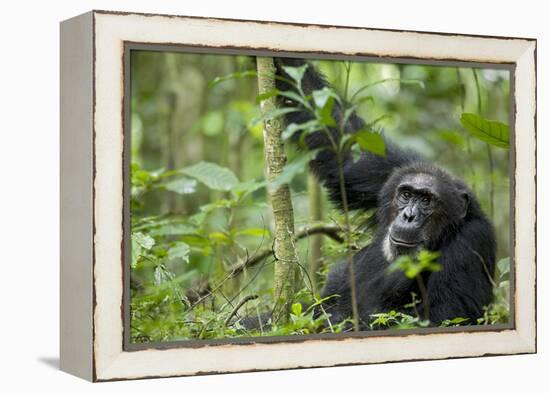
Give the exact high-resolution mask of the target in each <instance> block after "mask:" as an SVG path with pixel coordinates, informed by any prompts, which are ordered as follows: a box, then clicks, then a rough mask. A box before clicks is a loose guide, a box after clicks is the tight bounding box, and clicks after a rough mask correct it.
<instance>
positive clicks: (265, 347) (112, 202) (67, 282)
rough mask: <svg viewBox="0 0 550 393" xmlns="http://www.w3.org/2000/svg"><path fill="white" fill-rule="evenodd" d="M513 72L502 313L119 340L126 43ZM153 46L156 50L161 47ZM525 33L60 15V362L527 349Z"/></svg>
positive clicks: (129, 366)
mask: <svg viewBox="0 0 550 393" xmlns="http://www.w3.org/2000/svg"><path fill="white" fill-rule="evenodd" d="M136 44H138V45H150V46H156V47H157V48H163V47H164V48H171V49H174V48H176V49H178V48H179V49H178V50H185V48H194V50H195V51H203V52H204V53H209V51H213V52H215V51H217V53H219V52H220V51H226V52H225V53H240V52H244V53H255V54H264V55H269V54H270V53H281V52H282V53H300V54H304V55H308V54H309V55H316V56H326V57H330V56H334V57H338V56H340V57H342V56H344V57H345V56H347V57H350V56H351V57H357V58H374V59H382V60H384V61H390V62H404V61H415V62H419V63H429V64H431V63H434V64H445V63H456V62H470V63H483V64H495V65H496V64H498V65H505V66H507V67H509V68H510V70H512V77H513V81H512V85H513V89H512V90H513V100H514V106H513V107H514V110H515V113H514V116H513V119H514V124H513V127H512V128H513V130H514V132H513V134H512V135H514V140H513V149H512V156H513V162H512V165H511V166H512V168H513V171H512V172H513V173H512V174H511V182H510V184H511V187H512V188H513V190H512V195H513V200H512V203H513V213H514V216H513V220H512V221H513V242H512V244H513V254H512V255H513V261H514V263H513V269H512V270H511V272H512V274H513V284H514V286H513V288H514V291H513V312H512V314H511V315H512V319H513V320H512V322H511V323H510V325H509V326H506V327H504V328H498V329H492V328H487V329H455V330H453V329H450V330H444V331H441V330H426V331H423V332H418V331H414V332H403V333H401V334H370V335H350V336H345V337H344V336H339V337H334V338H327V339H324V338H319V337H313V338H308V337H305V338H301V339H299V340H279V341H272V342H269V341H268V342H266V341H265V340H264V341H262V340H257V341H254V340H249V341H248V342H246V343H244V344H246V345H243V343H242V342H234V343H232V342H224V343H220V344H217V345H178V344H174V345H170V346H168V347H147V348H132V347H130V346H127V345H125V340H124V328H125V324H124V314H125V313H124V307H123V305H124V287H125V279H126V278H125V274H124V244H125V241H124V195H125V193H124V168H125V165H126V164H127V162H125V155H124V122H125V107H124V94H125V78H126V77H127V75H125V72H124V70H125V53H126V52H125V51H126V49H127V47H128V45H136ZM159 50H160V49H159ZM535 241H536V40H534V39H524V38H508V37H482V36H469V35H458V34H457V35H454V34H453V35H452V34H440V33H425V32H422V33H421V32H413V31H390V30H379V29H368V28H352V27H335V26H318V25H298V24H284V23H272V22H258V21H239V20H221V19H212V18H196V17H184V16H170V15H148V14H132V13H117V12H105V11H92V12H89V13H86V14H84V15H81V16H77V17H75V18H73V19H69V20H67V21H64V22H62V24H61V332H60V335H61V349H60V350H61V368H62V369H63V370H65V371H67V372H69V373H72V374H74V375H77V376H79V377H82V378H85V379H87V380H90V381H108V380H120V379H136V378H150V377H167V376H184V375H199V374H209V373H231V372H243V371H253V370H276V369H290V368H304V367H327V366H336V365H348V364H367V363H382V362H395V361H407V360H424V359H443V358H459V357H471V356H487V355H504V354H523V353H534V352H535V351H536V247H535V246H536V244H535Z"/></svg>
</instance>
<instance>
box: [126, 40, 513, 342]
mask: <svg viewBox="0 0 550 393" xmlns="http://www.w3.org/2000/svg"><path fill="white" fill-rule="evenodd" d="M313 63H314V64H315V66H316V67H317V68H318V69H319V70H321V71H322V72H323V73H324V74H325V75H326V77H327V79H328V80H329V81H330V83H331V84H332V85H333V86H334V87H335V88H336V89H337V90H341V89H342V88H343V85H344V81H345V77H346V69H345V67H344V62H342V61H314V62H313ZM254 70H255V59H254V58H253V57H248V56H228V55H204V54H185V53H166V52H156V51H141V50H132V51H131V72H130V76H131V161H132V168H131V177H132V200H131V217H132V268H131V306H130V307H131V310H130V311H131V313H130V315H131V339H132V341H133V342H149V341H171V340H184V339H197V338H199V339H205V338H219V337H232V336H240V335H243V333H242V332H239V331H238V330H237V329H235V328H233V327H231V326H228V324H226V323H225V322H226V321H225V319H226V318H227V317H228V315H229V313H230V312H231V310H232V309H233V308H234V307H235V305H236V304H237V303H239V301H240V300H242V299H243V298H245V297H246V296H249V295H258V296H259V297H258V299H254V300H251V301H249V302H247V304H246V305H245V306H244V307H243V308H242V309H241V310H240V314H245V315H246V314H249V313H256V312H258V311H265V310H266V309H268V307H269V304H270V300H271V298H270V296H271V294H270V290H271V288H272V279H273V268H272V266H271V265H272V263H273V261H272V260H270V258H265V259H264V260H263V261H261V262H260V263H258V264H257V265H256V266H255V267H252V268H249V269H246V271H244V272H243V273H242V274H239V275H238V276H236V277H230V278H227V277H228V276H229V274H230V273H231V271H232V269H233V268H234V267H235V266H237V265H238V264H239V263H240V262H242V261H243V260H246V259H247V258H250V256H253V255H257V254H258V253H260V252H261V251H263V250H266V249H270V247H271V243H272V240H271V238H270V231H271V228H272V218H271V214H270V206H269V201H268V200H267V198H266V191H265V187H262V184H261V182H262V181H263V180H264V173H263V170H264V164H263V138H262V124H261V122H255V121H254V120H255V119H257V118H258V117H259V116H260V111H259V105H258V104H257V101H256V98H257V95H258V88H257V80H256V77H255V76H254V74H253V73H249V72H247V71H254ZM233 73H239V74H238V75H237V76H236V77H234V78H228V79H227V80H221V81H220V80H219V79H218V80H217V79H216V78H220V77H224V76H226V75H229V74H233ZM216 81H217V82H219V83H213V82H216ZM368 84H373V85H372V86H371V87H370V88H368V89H366V90H365V91H364V92H363V93H362V94H364V95H365V96H368V97H369V98H368V99H366V100H365V102H364V104H363V105H362V106H361V107H360V108H359V111H358V112H359V115H360V116H361V117H363V118H364V119H366V121H367V122H370V121H376V128H379V129H381V130H382V131H383V133H384V134H385V135H386V136H387V137H388V139H390V140H392V141H393V142H394V143H396V144H397V145H399V146H401V147H403V148H407V149H413V150H415V151H417V152H419V153H420V154H422V155H423V156H425V157H426V158H428V159H429V160H431V161H433V162H434V163H436V164H438V165H440V166H442V167H443V168H445V169H446V170H448V171H449V172H450V173H452V174H454V175H456V176H458V177H460V178H462V179H464V180H465V182H466V183H467V184H468V185H469V186H470V187H471V188H472V190H473V191H474V192H475V194H476V195H477V197H478V199H479V201H480V203H481V205H482V207H483V210H484V211H485V213H486V214H487V215H488V216H489V217H490V219H491V220H492V222H493V224H494V226H495V228H496V234H497V241H498V255H497V260H500V259H505V258H507V257H508V255H509V254H510V181H509V169H510V155H509V150H507V149H501V148H497V147H494V146H489V145H488V144H486V143H485V142H482V141H480V140H478V139H475V138H473V137H471V136H470V135H469V133H468V132H467V131H466V130H465V129H464V128H463V127H462V126H461V123H460V120H459V119H460V115H461V114H462V113H463V112H471V113H477V114H479V115H481V116H483V117H484V118H486V119H491V120H498V121H500V122H502V123H506V124H508V123H509V122H510V106H511V104H510V73H509V72H508V71H507V70H497V69H490V68H481V69H479V68H478V69H474V68H470V67H447V66H426V65H401V64H381V63H369V62H353V63H352V65H351V73H350V91H349V94H350V95H353V94H354V92H356V91H358V90H359V89H360V88H361V87H363V86H365V85H368ZM288 154H289V157H290V161H292V160H293V159H295V158H297V157H299V155H300V153H299V152H297V151H295V150H294V149H293V148H292V147H289V148H288ZM200 162H209V163H214V164H217V165H218V166H217V167H216V168H214V169H216V170H215V171H214V172H211V173H210V172H208V168H205V167H202V166H199V167H193V166H194V165H196V164H198V163H200ZM190 167H191V168H193V169H192V171H195V172H196V171H199V172H200V174H199V176H198V177H197V176H194V177H193V179H191V178H189V177H186V178H183V179H182V178H178V177H177V176H174V175H175V174H176V175H177V174H180V173H182V172H178V171H180V170H181V169H182V168H190ZM222 167H223V168H227V169H228V171H220V170H219V169H220V168H222ZM210 169H212V168H210ZM184 172H185V171H184ZM185 173H186V174H189V171H187V172H185ZM208 173H210V174H211V178H214V179H217V181H218V182H217V183H216V184H206V183H205V182H204V181H201V177H200V176H204V175H205V174H208ZM195 174H196V173H195ZM308 177H309V174H308V171H307V170H304V171H303V172H302V173H300V174H299V175H297V176H295V177H294V179H293V180H292V182H291V190H292V200H293V205H294V214H295V221H296V227H297V229H299V228H301V227H302V226H306V225H308V224H311V223H312V222H313V221H320V222H326V223H338V222H340V220H341V215H340V213H338V212H336V211H335V210H334V209H333V208H332V206H331V205H330V204H329V203H328V202H327V201H326V199H325V196H324V194H323V193H321V194H320V195H319V196H315V195H314V197H317V198H319V199H320V200H321V203H322V209H321V210H322V214H321V217H320V218H319V217H316V218H315V219H312V217H311V214H312V212H311V211H310V209H309V206H310V203H311V197H312V195H311V194H312V193H317V192H318V190H315V188H316V187H315V184H314V182H312V181H308ZM178 179H179V180H178ZM197 179H198V181H197ZM239 187H241V191H239V190H238V189H239ZM235 190H237V191H235ZM356 222H360V217H359V218H357V220H356ZM357 228H359V227H357ZM358 230H359V229H358ZM368 238H369V234H368V233H365V234H364V237H363V239H362V242H368ZM312 241H313V238H312V237H308V238H306V239H304V240H302V241H300V242H299V244H298V251H299V254H300V259H301V260H302V261H304V264H307V263H308V260H310V259H311V255H310V254H311V250H310V246H311V244H312ZM322 247H323V248H322V253H321V254H322V256H321V258H320V261H319V264H318V266H317V270H318V272H319V274H318V278H316V279H315V281H316V282H315V283H314V285H313V287H312V285H311V283H310V282H304V283H303V287H304V291H306V292H307V291H309V292H313V293H317V292H318V290H319V289H320V288H321V287H322V284H323V280H324V277H325V275H326V271H327V270H328V268H329V267H330V266H331V265H332V264H333V263H335V262H338V260H340V259H341V258H342V247H341V245H339V244H337V242H334V241H332V240H329V239H327V238H325V239H323V241H322ZM507 294H508V292H507V290H506V291H504V292H503V293H502V295H503V296H504V297H503V298H502V299H497V301H498V302H499V307H500V311H499V312H500V314H499V315H498V318H497V322H502V321H503V320H505V318H506V317H507V314H506V313H507V308H508V304H507V298H506V296H507ZM501 314H502V315H501ZM492 322H494V320H493V321H492ZM279 333H280V332H279ZM293 333H295V332H294V331H289V334H293ZM266 334H267V333H266ZM269 334H275V333H273V332H271V333H269Z"/></svg>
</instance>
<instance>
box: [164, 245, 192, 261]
mask: <svg viewBox="0 0 550 393" xmlns="http://www.w3.org/2000/svg"><path fill="white" fill-rule="evenodd" d="M189 250H190V248H189V246H188V245H187V243H184V242H178V243H176V244H175V245H174V246H173V247H171V248H170V249H169V250H168V258H169V259H178V258H179V259H181V260H183V262H185V263H187V262H189Z"/></svg>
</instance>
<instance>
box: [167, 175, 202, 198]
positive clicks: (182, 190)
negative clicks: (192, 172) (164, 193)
mask: <svg viewBox="0 0 550 393" xmlns="http://www.w3.org/2000/svg"><path fill="white" fill-rule="evenodd" d="M164 187H165V188H166V189H167V190H169V191H172V192H175V193H177V194H192V193H194V192H195V190H196V188H197V181H196V180H194V179H188V178H186V177H182V178H180V179H176V180H172V181H170V182H168V183H166V184H165V185H164Z"/></svg>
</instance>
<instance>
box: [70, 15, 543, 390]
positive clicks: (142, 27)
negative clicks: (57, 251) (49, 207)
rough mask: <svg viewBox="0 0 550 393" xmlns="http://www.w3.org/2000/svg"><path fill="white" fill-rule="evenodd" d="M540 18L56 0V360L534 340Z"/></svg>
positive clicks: (411, 354)
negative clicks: (278, 14)
mask: <svg viewBox="0 0 550 393" xmlns="http://www.w3.org/2000/svg"><path fill="white" fill-rule="evenodd" d="M535 92H536V41H535V40H534V39H527V38H509V37H485V36H471V35H459V34H441V33H427V32H413V31H393V30H380V29H368V28H354V27H335V26H319V25H299V24H285V23H272V22H259V21H239V20H221V19H211V18H196V17H184V16H170V15H148V14H133V13H117V12H105V11H92V12H89V13H87V14H84V15H81V16H78V17H75V18H73V19H70V20H67V21H64V22H62V24H61V368H62V369H63V370H65V371H67V372H70V373H72V374H75V375H78V376H80V377H82V378H86V379H88V380H92V381H109V380H120V379H136V378H149V377H165V376H184V375H200V374H210V373H230V372H242V371H252V370H278V369H289V368H303V367H326V366H336V365H348V364H367V363H382V362H394V361H406V360H424V359H443V358H459V357H472V356H488V355H505V354H526V353H533V352H535V351H536V306H535V305H536V301H535V300H536V249H535V235H536V193H535V190H536V129H535V126H536V100H535V97H536V94H535Z"/></svg>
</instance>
